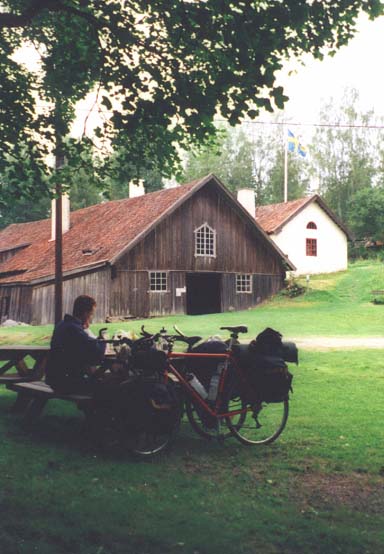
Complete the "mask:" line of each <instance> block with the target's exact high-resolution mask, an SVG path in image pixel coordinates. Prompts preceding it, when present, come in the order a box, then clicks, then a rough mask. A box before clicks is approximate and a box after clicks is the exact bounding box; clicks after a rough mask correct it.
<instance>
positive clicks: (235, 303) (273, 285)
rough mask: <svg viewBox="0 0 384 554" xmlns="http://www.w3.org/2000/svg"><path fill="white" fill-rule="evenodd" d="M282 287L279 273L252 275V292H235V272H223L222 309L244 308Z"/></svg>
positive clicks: (255, 303) (257, 302)
mask: <svg viewBox="0 0 384 554" xmlns="http://www.w3.org/2000/svg"><path fill="white" fill-rule="evenodd" d="M282 287H283V276H281V275H252V292H251V293H248V292H236V274H228V273H227V274H224V275H223V280H222V297H221V298H222V307H223V311H224V312H226V311H228V310H246V309H247V308H249V307H250V306H256V305H257V304H260V302H262V301H263V300H265V299H266V298H268V297H269V296H271V295H272V294H276V293H277V292H278V291H279V290H281V289H282Z"/></svg>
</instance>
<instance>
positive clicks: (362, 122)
mask: <svg viewBox="0 0 384 554" xmlns="http://www.w3.org/2000/svg"><path fill="white" fill-rule="evenodd" d="M358 100H359V97H358V93H357V91H356V90H346V91H345V94H344V98H343V99H342V102H341V105H340V106H338V105H337V104H336V103H335V102H334V100H333V99H332V98H331V99H329V100H328V101H327V102H326V103H325V105H324V106H323V108H322V111H321V114H320V119H321V121H322V123H324V124H325V126H324V127H320V128H317V129H316V132H315V135H314V140H313V144H312V146H311V148H310V149H311V152H312V155H311V159H312V166H313V169H312V173H313V175H314V176H316V177H317V178H318V180H319V192H320V194H321V195H322V196H323V197H324V199H325V200H326V201H327V203H329V205H330V206H331V207H332V208H333V209H334V210H335V211H336V213H337V214H338V215H339V217H340V218H341V219H342V220H343V221H345V222H348V210H349V205H350V202H351V199H352V197H353V196H354V195H355V194H356V193H357V192H358V191H359V190H360V189H365V188H369V187H371V186H372V185H373V184H374V181H375V179H376V175H377V166H378V160H377V144H376V137H375V136H374V135H373V134H372V133H371V132H370V129H367V127H368V126H369V125H371V124H374V123H376V121H375V119H374V114H373V112H372V111H367V112H361V111H360V110H359V109H358Z"/></svg>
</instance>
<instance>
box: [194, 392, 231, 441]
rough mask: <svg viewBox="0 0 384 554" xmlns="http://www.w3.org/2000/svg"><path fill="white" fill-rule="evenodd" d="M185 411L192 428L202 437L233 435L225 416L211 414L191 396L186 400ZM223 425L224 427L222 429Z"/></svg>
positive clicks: (214, 437) (213, 437)
mask: <svg viewBox="0 0 384 554" xmlns="http://www.w3.org/2000/svg"><path fill="white" fill-rule="evenodd" d="M185 411H186V414H187V417H188V421H189V423H190V424H191V427H192V429H193V430H194V431H195V432H196V433H197V434H198V435H200V436H201V437H204V438H205V439H208V440H211V439H221V440H222V439H226V438H228V437H230V436H231V432H230V431H228V429H227V422H226V420H225V418H216V417H215V416H211V415H210V414H208V413H207V412H206V411H205V410H204V408H202V407H201V406H200V404H197V403H195V402H193V401H192V400H190V399H189V398H186V400H185ZM223 425H224V429H222V426H223ZM223 431H224V432H223Z"/></svg>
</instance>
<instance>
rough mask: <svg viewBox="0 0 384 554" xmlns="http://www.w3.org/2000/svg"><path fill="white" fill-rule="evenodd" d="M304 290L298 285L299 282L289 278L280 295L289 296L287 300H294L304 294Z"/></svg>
mask: <svg viewBox="0 0 384 554" xmlns="http://www.w3.org/2000/svg"><path fill="white" fill-rule="evenodd" d="M305 291H306V288H305V287H303V286H302V285H300V284H299V282H298V281H297V280H296V279H295V278H294V277H290V278H289V279H287V281H286V285H285V289H283V290H282V291H281V294H282V295H284V296H289V298H295V297H296V296H300V295H301V294H304V293H305Z"/></svg>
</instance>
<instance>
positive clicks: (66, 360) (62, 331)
mask: <svg viewBox="0 0 384 554" xmlns="http://www.w3.org/2000/svg"><path fill="white" fill-rule="evenodd" d="M95 308H96V301H95V300H94V298H92V297H91V296H87V295H82V296H78V297H77V298H76V300H75V302H74V305H73V315H69V314H66V315H65V317H64V319H63V321H61V322H60V323H58V324H57V325H56V327H55V330H54V332H53V335H52V339H51V351H50V356H49V360H48V364H47V370H46V382H47V383H48V384H49V385H50V386H51V387H52V388H53V389H54V390H55V392H58V393H60V394H70V393H80V392H84V393H90V392H92V391H93V389H94V386H93V385H94V379H93V374H94V372H95V366H97V365H99V364H100V363H101V362H102V361H103V359H104V354H105V348H106V344H105V343H104V342H102V341H101V340H99V339H97V338H94V337H92V336H90V334H88V332H87V329H88V328H89V325H90V323H91V322H92V318H93V315H94V312H95Z"/></svg>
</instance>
